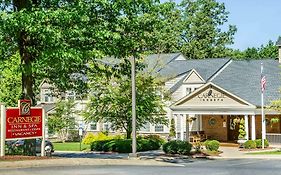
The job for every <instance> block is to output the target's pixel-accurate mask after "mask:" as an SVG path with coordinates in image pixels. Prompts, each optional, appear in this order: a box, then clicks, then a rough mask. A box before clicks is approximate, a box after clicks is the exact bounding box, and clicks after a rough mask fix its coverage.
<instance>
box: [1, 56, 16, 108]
mask: <svg viewBox="0 0 281 175" xmlns="http://www.w3.org/2000/svg"><path fill="white" fill-rule="evenodd" d="M19 65H20V59H19V54H18V53H17V54H15V55H12V56H11V57H10V59H8V60H4V61H0V72H1V74H0V102H4V103H5V105H6V106H12V107H15V106H17V103H18V100H19V99H20V96H21V72H20V69H19Z"/></svg>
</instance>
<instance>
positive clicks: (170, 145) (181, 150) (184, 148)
mask: <svg viewBox="0 0 281 175" xmlns="http://www.w3.org/2000/svg"><path fill="white" fill-rule="evenodd" d="M191 148H192V145H191V144H190V143H188V142H186V141H180V140H172V141H169V142H167V143H165V144H164V145H163V151H164V152H165V153H168V154H184V155H189V154H190V151H191Z"/></svg>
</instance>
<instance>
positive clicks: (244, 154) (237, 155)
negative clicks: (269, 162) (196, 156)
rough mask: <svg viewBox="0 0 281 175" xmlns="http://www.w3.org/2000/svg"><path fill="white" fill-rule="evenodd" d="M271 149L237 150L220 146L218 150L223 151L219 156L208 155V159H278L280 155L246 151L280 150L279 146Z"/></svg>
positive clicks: (280, 157)
mask: <svg viewBox="0 0 281 175" xmlns="http://www.w3.org/2000/svg"><path fill="white" fill-rule="evenodd" d="M272 147H273V149H267V150H257V151H239V149H238V148H237V147H220V150H221V151H222V152H223V153H222V154H220V155H219V156H209V158H210V159H280V160H281V155H268V154H267V155H253V154H248V153H254V152H266V151H274V150H278V149H279V150H280V148H281V147H280V146H278V147H274V146H272Z"/></svg>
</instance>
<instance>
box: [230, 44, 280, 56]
mask: <svg viewBox="0 0 281 175" xmlns="http://www.w3.org/2000/svg"><path fill="white" fill-rule="evenodd" d="M231 57H232V58H234V59H262V58H273V59H275V58H277V57H278V47H277V46H276V45H275V44H274V42H273V41H271V40H270V41H269V42H268V43H267V44H266V45H265V46H264V45H261V46H260V47H257V48H255V47H252V48H247V49H245V50H244V51H239V50H234V51H232V55H231Z"/></svg>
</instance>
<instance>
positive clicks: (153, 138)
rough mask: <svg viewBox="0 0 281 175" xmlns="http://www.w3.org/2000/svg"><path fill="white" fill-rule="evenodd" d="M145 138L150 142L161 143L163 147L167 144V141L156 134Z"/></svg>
mask: <svg viewBox="0 0 281 175" xmlns="http://www.w3.org/2000/svg"><path fill="white" fill-rule="evenodd" d="M143 138H144V139H148V140H154V141H156V142H159V143H160V144H161V145H162V144H164V143H165V140H164V139H162V138H161V137H160V136H159V135H156V134H150V135H145V136H144V137H143Z"/></svg>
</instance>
